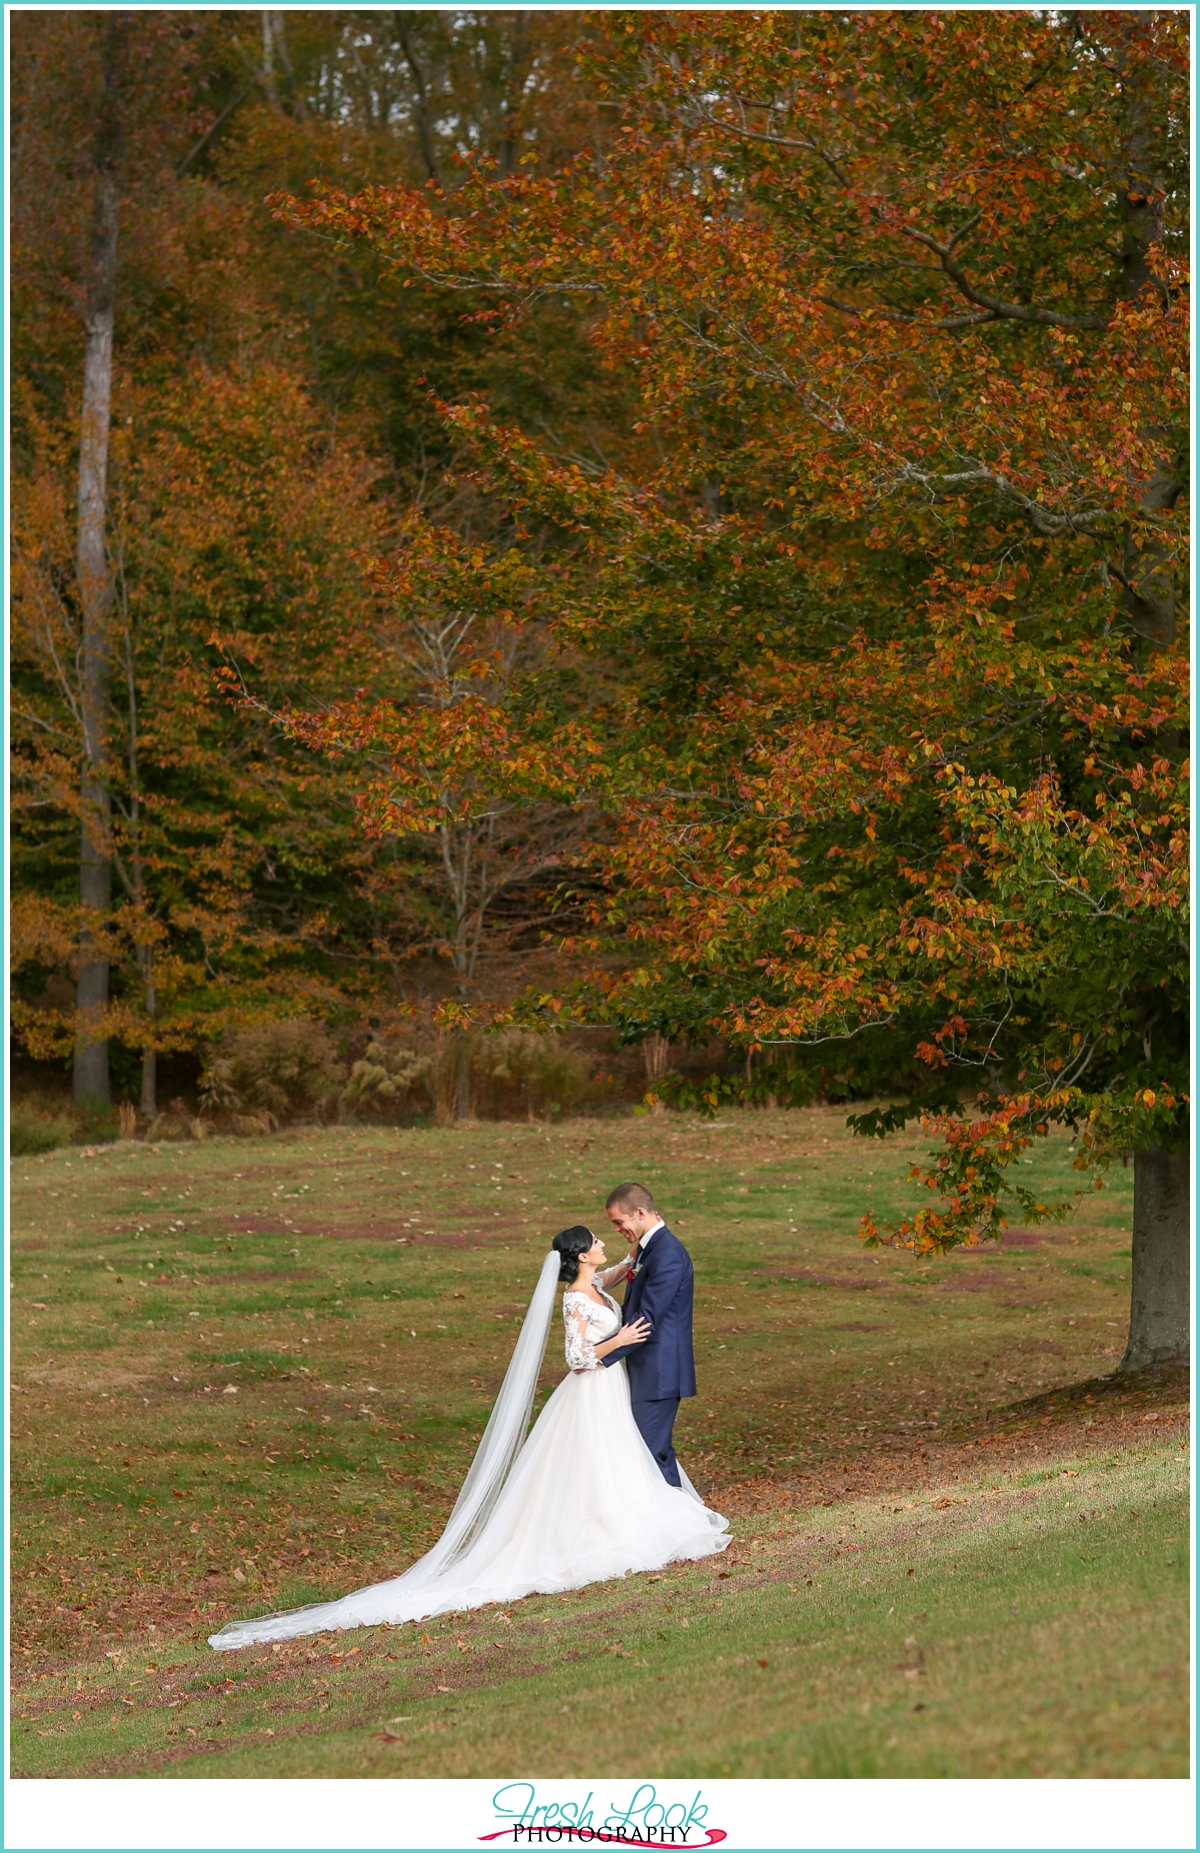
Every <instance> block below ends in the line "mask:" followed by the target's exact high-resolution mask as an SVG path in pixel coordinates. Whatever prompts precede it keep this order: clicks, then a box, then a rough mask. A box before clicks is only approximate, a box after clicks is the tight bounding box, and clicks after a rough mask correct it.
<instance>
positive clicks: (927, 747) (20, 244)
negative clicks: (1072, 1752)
mask: <svg viewBox="0 0 1200 1853" xmlns="http://www.w3.org/2000/svg"><path fill="white" fill-rule="evenodd" d="M1186 87H1187V45H1186V32H1185V29H1184V26H1183V24H1181V22H1180V20H1179V19H1178V18H1177V17H1176V16H1175V15H1173V14H1169V13H1161V14H1160V13H1156V12H1153V11H1142V12H1139V13H1137V14H1132V15H1109V14H1102V13H1095V14H1078V13H1077V14H1072V15H1069V16H1063V17H1061V18H1058V17H1053V18H1051V17H1043V16H1041V15H1036V16H1035V15H1033V14H1014V13H1008V14H995V15H977V14H976V15H961V16H958V15H952V14H938V13H932V12H929V13H907V14H905V13H901V14H895V15H888V16H886V18H885V17H883V16H880V15H877V14H861V15H855V14H845V15H843V14H839V15H837V16H836V17H835V16H834V15H828V16H827V15H813V14H805V15H789V14H786V13H778V14H732V13H731V14H720V13H716V14H708V15H690V14H683V13H680V14H641V13H636V12H634V13H610V14H604V15H584V14H576V13H562V12H557V11H553V10H545V11H535V10H530V11H514V12H506V13H503V14H500V13H497V14H492V13H488V12H486V11H483V12H468V11H465V10H457V9H447V10H442V11H429V12H420V11H411V12H409V11H399V10H397V11H354V10H345V11H342V10H330V11H325V12H320V13H315V12H314V13H306V12H303V11H295V12H293V11H287V12H284V11H280V10H269V9H268V10H263V11H262V12H261V13H258V12H253V13H245V12H243V13H236V14H233V13H231V14H224V13H210V14H191V13H187V12H182V11H181V12H176V13H161V14H153V15H151V14H140V13H138V14H124V13H121V12H119V11H108V12H105V13H102V14H85V13H70V12H68V13H57V14H37V13H30V14H25V15H21V16H19V18H17V19H16V20H14V32H13V89H12V94H13V113H12V137H13V142H12V172H13V318H12V327H13V354H12V358H13V433H14V435H13V459H14V462H13V514H14V524H13V525H14V565H13V593H14V600H13V608H14V618H13V666H12V679H13V696H14V701H13V733H14V748H15V773H14V780H13V792H14V807H15V808H14V819H13V834H12V843H13V889H14V907H13V929H14V930H13V965H14V977H13V983H14V991H13V1027H14V1032H15V1036H16V1040H17V1048H18V1056H17V1066H16V1078H17V1080H18V1083H19V1085H20V1087H21V1089H22V1090H23V1094H24V1098H25V1102H26V1105H25V1108H24V1110H23V1115H22V1116H21V1117H20V1119H19V1121H18V1122H17V1123H15V1125H14V1133H15V1134H16V1135H17V1136H18V1137H19V1140H21V1141H23V1142H24V1145H25V1149H29V1150H32V1149H37V1148H38V1146H39V1144H40V1145H43V1146H44V1145H46V1144H48V1143H53V1142H55V1141H56V1140H59V1139H61V1138H64V1137H67V1136H71V1134H72V1133H73V1132H75V1131H77V1130H78V1129H79V1128H81V1127H82V1128H83V1129H84V1130H85V1131H87V1132H89V1133H91V1134H95V1133H97V1132H100V1131H103V1130H105V1129H108V1130H115V1128H116V1123H117V1117H118V1113H119V1115H120V1124H121V1126H122V1128H123V1130H125V1131H126V1132H132V1131H135V1130H136V1129H137V1128H138V1127H139V1126H143V1127H144V1126H145V1125H146V1124H148V1123H150V1122H153V1123H154V1124H155V1127H156V1133H157V1134H160V1135H161V1134H163V1133H165V1132H169V1131H172V1130H173V1131H176V1132H179V1133H184V1134H186V1133H187V1132H189V1131H190V1132H192V1133H194V1134H195V1135H196V1136H201V1135H203V1134H204V1133H205V1132H206V1131H207V1130H209V1129H211V1128H213V1127H220V1128H223V1129H232V1130H234V1131H241V1132H246V1133H250V1132H253V1131H255V1130H265V1129H266V1128H268V1127H269V1126H271V1125H272V1124H273V1123H275V1122H277V1121H279V1120H284V1119H288V1118H291V1117H296V1116H298V1115H314V1114H316V1115H318V1116H319V1115H324V1116H326V1117H328V1116H331V1115H339V1116H342V1117H350V1116H357V1117H370V1116H376V1117H383V1118H389V1117H390V1118H396V1117H400V1118H404V1117H412V1116H413V1115H416V1114H422V1113H427V1112H432V1113H434V1114H435V1115H436V1116H437V1117H438V1118H439V1120H441V1121H443V1122H447V1121H451V1120H453V1119H454V1118H456V1117H462V1116H465V1115H467V1114H471V1113H479V1112H508V1113H512V1112H521V1113H529V1114H533V1113H537V1112H544V1111H548V1110H552V1109H559V1110H561V1109H564V1108H571V1107H574V1106H578V1105H581V1104H585V1103H599V1102H602V1101H603V1100H604V1099H605V1098H606V1097H607V1098H609V1099H612V1098H621V1097H624V1098H627V1099H628V1098H633V1097H637V1096H640V1095H641V1094H643V1093H644V1092H645V1091H646V1090H647V1088H649V1090H650V1093H651V1095H652V1097H653V1098H654V1099H655V1100H658V1099H661V1098H671V1099H674V1100H675V1101H676V1102H678V1103H681V1104H685V1105H692V1106H699V1107H701V1108H702V1109H704V1110H708V1111H711V1110H713V1109H715V1108H717V1107H719V1105H720V1104H721V1103H722V1102H725V1101H729V1100H731V1099H735V1100H750V1101H753V1100H763V1101H766V1100H770V1101H771V1102H779V1103H788V1102H796V1103H800V1102H805V1101H811V1100H814V1099H826V1100H833V1101H839V1100H843V1101H846V1102H848V1103H850V1104H851V1105H852V1106H855V1107H857V1109H858V1115H859V1129H860V1130H861V1131H863V1132H865V1133H880V1134H882V1133H886V1132H887V1131H888V1130H889V1129H890V1128H894V1127H895V1126H898V1125H902V1124H904V1123H905V1121H906V1120H908V1119H911V1118H913V1117H918V1116H919V1117H921V1118H923V1119H924V1120H925V1122H926V1123H927V1124H928V1125H929V1127H930V1129H931V1130H932V1131H933V1132H935V1133H939V1134H940V1135H941V1136H942V1139H943V1144H942V1145H941V1147H940V1148H939V1149H938V1151H937V1153H936V1154H935V1156H934V1158H933V1159H932V1161H931V1163H930V1166H929V1167H928V1168H927V1170H926V1173H925V1176H926V1181H927V1182H928V1183H929V1184H930V1185H931V1187H933V1189H934V1190H935V1191H937V1192H938V1193H939V1197H940V1202H939V1207H938V1208H937V1209H936V1210H928V1211H923V1212H920V1213H919V1214H917V1215H915V1216H912V1217H908V1218H906V1219H903V1220H902V1221H901V1222H899V1223H898V1224H897V1225H896V1226H895V1227H887V1228H883V1227H880V1228H877V1227H876V1226H875V1225H874V1224H872V1223H870V1221H869V1219H868V1220H867V1221H866V1222H864V1228H863V1233H864V1235H865V1237H866V1239H868V1240H869V1241H877V1240H881V1239H884V1240H893V1241H897V1242H901V1243H903V1244H905V1245H907V1246H909V1247H913V1248H917V1249H919V1250H928V1249H930V1248H939V1247H945V1246H949V1245H954V1244H956V1243H959V1242H963V1241H968V1242H974V1241H976V1240H978V1239H979V1238H980V1237H982V1236H987V1235H989V1234H995V1233H996V1232H997V1231H998V1229H999V1228H1000V1226H1001V1224H1002V1220H1003V1216H1004V1213H1005V1211H1004V1204H1005V1200H1006V1197H1007V1198H1008V1199H1011V1201H1012V1202H1013V1203H1015V1205H1016V1207H1017V1208H1018V1209H1019V1211H1020V1213H1021V1214H1022V1216H1023V1217H1025V1218H1027V1219H1030V1220H1037V1219H1039V1218H1041V1217H1042V1216H1045V1215H1047V1214H1050V1213H1053V1212H1054V1211H1055V1209H1056V1208H1057V1207H1059V1206H1056V1205H1054V1204H1045V1203H1042V1202H1040V1201H1038V1200H1036V1199H1035V1198H1034V1197H1033V1196H1032V1195H1030V1193H1029V1192H1027V1191H1022V1190H1021V1188H1020V1187H1019V1186H1018V1185H1015V1184H1014V1183H1013V1179H1014V1177H1018V1176H1019V1173H1018V1172H1016V1171H1015V1169H1014V1165H1015V1161H1016V1160H1017V1159H1018V1157H1019V1155H1020V1153H1021V1152H1022V1151H1023V1150H1025V1149H1026V1148H1027V1146H1028V1145H1029V1143H1030V1141H1031V1140H1033V1139H1035V1138H1037V1137H1039V1136H1042V1135H1044V1134H1045V1132H1046V1130H1047V1128H1048V1127H1049V1126H1050V1125H1051V1124H1052V1123H1053V1122H1054V1121H1055V1120H1059V1121H1062V1120H1067V1121H1069V1122H1070V1124H1071V1125H1072V1126H1073V1127H1076V1128H1078V1129H1079V1132H1080V1137H1079V1142H1078V1151H1079V1165H1080V1169H1081V1173H1082V1181H1086V1180H1087V1178H1088V1176H1089V1175H1091V1174H1092V1173H1094V1172H1095V1171H1096V1169H1097V1168H1098V1167H1099V1168H1102V1167H1103V1166H1104V1165H1105V1164H1106V1163H1108V1162H1109V1161H1110V1160H1111V1159H1112V1158H1114V1157H1125V1156H1128V1155H1129V1154H1130V1153H1132V1154H1133V1155H1134V1158H1135V1210H1134V1220H1135V1260H1134V1272H1135V1282H1134V1303H1135V1333H1134V1336H1133V1339H1131V1350H1130V1358H1131V1361H1133V1362H1143V1363H1144V1362H1150V1361H1153V1360H1154V1359H1156V1358H1164V1357H1169V1356H1175V1355H1178V1353H1179V1351H1180V1349H1181V1347H1182V1346H1184V1345H1185V1344H1186V1288H1185V1284H1184V1283H1185V1281H1186V1195H1187V1165H1186V1144H1187V1088H1188V1079H1187V1063H1188V1031H1187V925H1186V921H1187V896H1186V881H1187V837H1186V819H1187V795H1186V776H1187V757H1186V755H1187V684H1186V670H1187V662H1188V654H1187V648H1188V647H1187V637H1186V627H1185V624H1184V619H1183V612H1182V608H1181V601H1182V593H1181V588H1182V585H1183V583H1184V565H1183V563H1184V560H1185V546H1186V536H1185V533H1184V522H1185V509H1186V495H1185V493H1184V491H1185V487H1186V460H1187V456H1188V439H1187V430H1186V418H1187V377H1188V376H1187V348H1186V339H1187V337H1186V319H1185V318H1186V307H1187V281H1186V277H1185V275H1184V270H1183V265H1184V259H1185V255H1186V250H1187V230H1186V224H1187V221H1186V210H1187V204H1186V202H1187V196H1186V134H1185V132H1184V128H1183V123H1184V119H1185V105H1186V94H1187V89H1186ZM314 181H316V182H318V185H317V187H316V188H315V190H314V188H313V185H312V183H313V182H314ZM81 408H82V411H81ZM68 1074H70V1075H71V1077H72V1084H71V1095H72V1103H73V1104H72V1105H71V1107H70V1109H69V1110H68V1107H67V1103H66V1099H65V1089H66V1084H67V1076H68ZM881 1101H882V1102H883V1103H884V1105H882V1106H880V1105H879V1104H878V1103H880V1102H881ZM164 1103H166V1104H167V1106H168V1111H167V1113H166V1114H164V1113H163V1112H162V1107H163V1104H164ZM1139 1255H1140V1256H1141V1259H1142V1264H1143V1265H1142V1279H1143V1283H1145V1282H1147V1281H1149V1280H1150V1279H1151V1275H1153V1280H1154V1282H1155V1283H1156V1284H1155V1285H1154V1286H1153V1290H1152V1291H1151V1288H1149V1287H1146V1286H1144V1288H1143V1299H1144V1300H1145V1302H1146V1303H1145V1308H1144V1315H1143V1317H1142V1320H1141V1325H1140V1326H1139V1321H1138V1317H1137V1315H1136V1308H1137V1305H1138V1294H1139V1287H1138V1273H1139ZM1147 1293H1149V1294H1150V1298H1149V1299H1146V1294H1147ZM1151 1302H1152V1303H1151ZM1181 1320H1182V1321H1183V1323H1182V1324H1181ZM1139 1332H1140V1337H1139Z"/></svg>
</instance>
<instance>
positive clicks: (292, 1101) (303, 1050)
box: [200, 1018, 343, 1129]
mask: <svg viewBox="0 0 1200 1853" xmlns="http://www.w3.org/2000/svg"><path fill="white" fill-rule="evenodd" d="M342 1082H343V1070H342V1067H341V1064H340V1063H339V1061H338V1057H337V1051H336V1049H335V1048H334V1046H333V1043H332V1042H331V1041H330V1039H329V1036H328V1035H327V1033H326V1031H325V1029H324V1028H323V1026H322V1025H321V1024H320V1023H313V1022H311V1021H310V1020H309V1019H307V1018H298V1019H295V1020H293V1021H291V1022H285V1023H262V1024H257V1025H255V1026H254V1027H253V1028H251V1029H244V1030H239V1031H238V1032H237V1033H236V1035H233V1036H230V1037H228V1038H226V1040H225V1041H224V1042H223V1043H222V1044H221V1045H220V1047H219V1048H218V1049H216V1050H214V1051H213V1053H212V1054H211V1056H210V1057H209V1060H208V1062H207V1063H206V1065H205V1068H204V1072H203V1074H202V1075H201V1077H200V1099H201V1102H202V1104H203V1105H204V1106H205V1107H206V1108H208V1109H209V1111H219V1112H225V1113H231V1114H238V1115H251V1116H258V1115H261V1114H269V1115H271V1116H273V1117H274V1119H275V1120H277V1121H278V1120H286V1119H295V1118H297V1117H299V1116H301V1115H307V1114H312V1113H316V1112H318V1111H319V1110H320V1108H321V1106H322V1105H323V1103H324V1102H325V1101H327V1100H329V1099H331V1098H333V1097H334V1096H335V1095H336V1094H337V1093H338V1092H339V1091H340V1089H341V1086H342ZM256 1129H257V1128H256Z"/></svg>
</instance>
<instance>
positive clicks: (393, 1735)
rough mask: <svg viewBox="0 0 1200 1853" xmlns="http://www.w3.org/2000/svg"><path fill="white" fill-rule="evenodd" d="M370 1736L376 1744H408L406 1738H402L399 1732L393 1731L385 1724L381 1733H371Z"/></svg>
mask: <svg viewBox="0 0 1200 1853" xmlns="http://www.w3.org/2000/svg"><path fill="white" fill-rule="evenodd" d="M371 1735H372V1737H373V1739H374V1741H375V1742H376V1743H377V1744H406V1743H407V1742H408V1739H407V1737H402V1736H401V1735H400V1733H399V1731H393V1729H392V1727H391V1725H389V1724H385V1725H384V1727H383V1729H382V1731H373V1732H372V1733H371Z"/></svg>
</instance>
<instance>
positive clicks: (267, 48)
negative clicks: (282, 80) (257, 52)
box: [262, 7, 279, 109]
mask: <svg viewBox="0 0 1200 1853" xmlns="http://www.w3.org/2000/svg"><path fill="white" fill-rule="evenodd" d="M262 74H263V89H264V90H265V91H266V93H267V101H268V102H269V103H270V105H271V107H272V109H278V108H279V88H278V85H277V84H276V82H275V18H274V14H273V13H272V11H271V9H270V8H269V7H263V9H262Z"/></svg>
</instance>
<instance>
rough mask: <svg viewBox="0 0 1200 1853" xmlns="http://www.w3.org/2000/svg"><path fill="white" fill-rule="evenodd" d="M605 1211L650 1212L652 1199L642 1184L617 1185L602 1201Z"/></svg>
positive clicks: (652, 1204)
mask: <svg viewBox="0 0 1200 1853" xmlns="http://www.w3.org/2000/svg"><path fill="white" fill-rule="evenodd" d="M604 1207H605V1209H606V1210H652V1209H653V1208H654V1198H653V1197H652V1196H651V1195H650V1192H649V1191H648V1190H647V1189H646V1186H645V1185H644V1184H618V1185H617V1188H616V1189H615V1190H610V1191H609V1193H608V1195H607V1197H605V1199H604Z"/></svg>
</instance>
